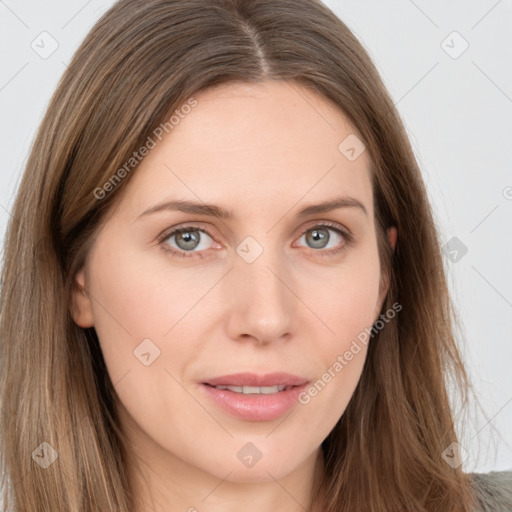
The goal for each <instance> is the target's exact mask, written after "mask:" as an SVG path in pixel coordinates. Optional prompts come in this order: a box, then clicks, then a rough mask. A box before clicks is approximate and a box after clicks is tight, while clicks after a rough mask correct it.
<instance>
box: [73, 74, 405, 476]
mask: <svg viewBox="0 0 512 512" xmlns="http://www.w3.org/2000/svg"><path fill="white" fill-rule="evenodd" d="M194 98H195V100H196V101H197V104H196V105H195V106H194V107H193V108H190V109H184V110H182V112H185V111H186V112H188V113H187V114H186V115H185V114H182V117H180V118H179V123H177V124H176V122H175V123H174V124H173V128H172V130H171V131H170V132H169V134H168V135H166V134H165V131H164V135H165V136H164V137H162V140H159V139H158V138H157V137H156V136H153V137H152V138H153V140H154V142H155V145H154V147H153V148H152V149H150V150H149V152H148V154H147V156H145V157H144V158H143V159H142V160H141V163H140V164H139V166H138V167H137V169H136V170H135V171H133V173H134V175H133V176H131V177H130V182H129V183H128V184H127V188H126V190H125V191H124V195H123V196H122V198H121V200H120V202H119V203H118V206H117V209H116V210H115V212H114V213H113V215H112V216H111V217H110V218H109V219H108V221H107V222H106V224H105V225H104V226H103V228H102V229H101V230H100V232H99V233H98V235H97V238H96V239H95V242H94V245H93V247H92V250H91V252H90V253H89V257H88V260H87V263H86V266H85V267H84V269H82V270H81V272H80V273H79V274H78V275H77V281H78V283H79V284H80V285H81V286H84V287H85V289H86V293H87V296H84V295H83V294H81V293H80V294H77V295H76V300H77V302H78V304H79V312H77V313H74V318H75V320H76V322H77V323H78V324H79V325H81V326H82V327H88V326H94V328H95V330H96V332H97V334H98V337H99V340H100V344H101V348H102V351H103V355H104V358H105V362H106V365H107V368H108V372H109V375H110V377H111V380H112V382H113V384H114V386H115V389H116V391H117V394H118V397H119V401H120V403H121V407H120V414H121V420H122V423H123V428H124V429H125V430H126V432H127V434H128V436H129V437H130V439H131V441H132V448H133V450H134V452H135V453H137V455H139V456H140V457H141V458H142V459H144V461H145V462H146V463H148V465H150V466H151V467H152V469H153V470H154V471H155V472H156V471H159V470H160V469H162V468H163V467H170V466H173V467H175V468H177V467H180V471H182V472H183V474H188V473H190V474H197V472H198V471H199V472H202V473H207V474H209V475H212V476H213V477H215V479H216V481H218V479H225V478H226V475H228V474H229V478H228V479H229V480H231V481H238V482H244V481H245V482H247V481H263V480H265V481H268V480H270V479H271V477H272V478H275V479H281V478H284V477H286V475H289V474H291V473H293V472H294V471H297V470H298V468H301V467H305V466H304V465H305V464H308V463H309V462H311V461H312V460H313V458H314V456H315V455H316V454H318V453H319V447H320V444H321V443H322V441H323V440H324V439H325V437H326V436H327V435H328V434H329V432H330V431H331V430H332V428H333V427H334V426H335V424H336V422H337V421H338V420H339V418H340V416H341V415H342V414H343V412H344V410H345V408H346V406H347V404H348V402H349V400H350V397H351V396H352V394H353V392H354V390H355V387H356V384H357V382H358V380H359V377H360V374H361V371H362V368H363V363H364V360H365V356H366V345H364V344H362V343H359V346H360V350H359V351H358V352H357V353H355V352H356V351H355V350H352V356H353V357H351V358H350V359H349V360H347V358H346V357H345V358H344V361H345V363H346V364H345V363H344V364H343V365H342V369H341V370H338V371H334V372H333V371H332V369H333V367H334V366H336V367H337V368H339V365H335V363H336V361H340V359H339V357H342V358H343V357H344V354H346V353H347V351H351V347H354V345H353V342H354V340H357V336H358V335H360V334H361V333H362V332H364V330H365V328H369V327H371V325H372V324H373V322H374V321H375V320H376V319H377V318H378V315H379V313H380V309H381V306H382V302H383V300H384V297H385V294H386V292H387V285H386V283H381V279H380V278H381V275H380V268H379V257H378V252H377V241H376V232H375V224H374V211H373V200H372V189H371V184H370V175H369V165H370V161H369V158H368V153H367V152H366V151H364V149H363V148H362V147H361V146H360V145H359V144H360V142H358V140H357V139H355V135H354V132H355V130H354V129H353V127H352V126H351V125H350V124H349V122H348V120H347V118H345V116H344V115H343V114H342V113H341V112H340V111H339V110H337V109H336V108H335V107H334V106H333V105H331V104H330V103H328V102H326V100H324V99H323V98H322V97H320V96H317V95H316V94H314V93H313V92H310V91H308V90H307V89H304V88H302V87H301V86H298V85H296V84H293V85H292V84H289V83H287V82H282V81H275V82H265V83H264V84H260V85H247V84H230V85H222V86H217V87H215V88H211V89H208V90H204V91H202V92H200V93H199V94H197V95H195V97H194ZM347 137H349V138H348V139H346V138H347ZM345 139H346V140H345ZM340 144H341V146H340ZM150 145H151V146H153V144H150ZM361 151H362V152H361ZM359 153H360V154H359ZM342 198H345V201H346V204H345V206H340V205H338V207H335V208H327V207H326V208H321V207H320V206H319V205H322V204H325V203H330V202H333V201H340V200H341V199H342ZM178 202H182V206H181V208H180V207H179V203H178ZM165 203H169V207H168V208H164V207H161V206H162V205H164V204H165ZM192 205H194V206H192ZM207 205H208V207H207ZM312 206H315V207H316V208H315V209H314V210H313V209H309V210H307V209H306V208H307V207H312ZM152 209H153V210H154V211H153V212H152V213H151V210H152ZM305 209H306V210H305ZM303 210H305V212H304V213H302V214H301V212H302V211H303ZM148 211H149V213H148ZM220 211H223V212H224V211H225V212H228V213H229V214H230V215H229V216H228V215H226V216H219V215H217V213H218V212H220ZM178 228H186V229H184V231H182V232H181V235H180V234H179V233H178V234H177V233H173V231H174V230H175V229H178ZM315 228H316V229H315ZM338 230H339V231H338ZM395 234H396V233H393V232H389V236H390V240H391V243H392V245H393V244H394V236H395ZM329 369H331V379H330V381H329V382H327V383H325V381H323V382H324V385H323V386H320V387H319V389H320V391H318V389H317V392H316V393H315V392H314V390H313V391H311V390H312V385H313V384H314V383H315V382H316V381H318V380H319V379H320V380H322V374H324V373H325V372H327V371H329ZM275 373H286V374H290V375H293V376H295V377H293V378H292V377H290V376H281V377H279V376H272V375H270V374H275ZM233 374H247V375H242V376H241V377H240V376H239V377H238V379H241V380H237V377H229V376H230V375H233ZM248 374H250V375H248ZM269 375H270V377H269V380H265V377H267V376H269ZM224 376H228V377H224ZM251 378H252V379H254V380H251ZM258 378H261V379H262V380H258ZM214 379H217V381H216V383H217V384H220V385H232V386H243V385H245V386H247V387H245V388H243V387H242V388H240V387H238V388H236V387H235V389H232V390H229V389H225V390H221V389H215V388H213V387H212V386H211V385H208V384H207V383H215V382H214ZM300 383H305V385H304V386H303V387H301V388H291V389H288V390H285V391H276V389H275V388H273V387H272V386H274V385H279V386H286V385H292V384H294V385H298V384H300ZM258 384H260V386H261V385H262V386H263V387H264V389H263V390H262V389H261V388H260V387H258ZM265 388H268V389H265ZM278 389H280V388H278ZM240 391H242V393H241V392H240ZM262 391H263V392H264V393H263V394H261V392H262ZM310 391H311V392H310ZM299 392H301V394H300V395H299ZM267 393H268V394H267ZM299 398H301V400H299ZM269 475H271V476H269Z"/></svg>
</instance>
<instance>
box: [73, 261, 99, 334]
mask: <svg viewBox="0 0 512 512" xmlns="http://www.w3.org/2000/svg"><path fill="white" fill-rule="evenodd" d="M70 313H71V316H72V318H73V320H74V321H75V323H76V324H77V325H79V326H80V327H83V328H86V327H92V326H93V325H94V317H93V312H92V302H91V299H90V297H89V295H88V294H87V290H86V285H85V269H84V268H82V269H81V270H80V271H79V272H77V274H76V276H75V281H74V286H73V297H72V301H71V306H70Z"/></svg>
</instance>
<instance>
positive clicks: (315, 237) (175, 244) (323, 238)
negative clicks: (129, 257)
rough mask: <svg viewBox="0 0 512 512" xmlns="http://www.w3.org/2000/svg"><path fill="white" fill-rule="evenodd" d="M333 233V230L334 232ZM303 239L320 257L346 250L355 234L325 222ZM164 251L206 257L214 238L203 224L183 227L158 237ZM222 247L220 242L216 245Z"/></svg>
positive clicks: (307, 231) (317, 225)
mask: <svg viewBox="0 0 512 512" xmlns="http://www.w3.org/2000/svg"><path fill="white" fill-rule="evenodd" d="M331 233H334V235H332V234H331ZM302 239H304V240H305V241H306V243H307V244H309V248H310V249H313V252H314V253H315V255H316V254H318V255H319V256H322V257H323V256H334V255H336V254H338V253H341V252H342V251H344V250H345V249H347V248H348V247H349V246H350V245H351V243H352V241H353V236H352V234H351V233H349V232H348V231H347V230H345V229H342V228H341V227H340V226H339V225H338V224H332V223H329V222H323V223H321V224H316V225H313V226H311V227H310V228H308V229H307V230H305V231H303V232H302V235H301V237H300V238H299V241H300V240H302ZM158 241H159V244H160V246H161V247H162V250H164V251H166V252H169V253H171V254H172V255H173V256H179V257H181V258H192V257H195V256H197V257H200V258H204V257H205V256H204V254H203V253H204V252H205V251H207V249H208V248H209V247H210V246H211V245H212V242H213V238H212V236H211V235H210V234H209V232H208V230H207V228H206V227H205V226H204V225H201V226H192V225H189V226H182V227H179V228H175V229H173V230H172V231H170V232H167V233H165V234H164V235H162V236H160V237H159V240H158ZM220 247H221V246H219V245H217V248H220Z"/></svg>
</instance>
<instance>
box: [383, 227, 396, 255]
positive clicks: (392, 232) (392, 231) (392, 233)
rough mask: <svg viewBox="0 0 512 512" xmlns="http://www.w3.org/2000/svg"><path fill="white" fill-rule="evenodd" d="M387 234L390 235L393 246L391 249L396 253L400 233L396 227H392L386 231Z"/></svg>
mask: <svg viewBox="0 0 512 512" xmlns="http://www.w3.org/2000/svg"><path fill="white" fill-rule="evenodd" d="M386 233H387V235H388V239H389V245H391V249H393V251H394V250H395V246H396V239H397V238H398V231H397V229H396V227H395V226H390V227H389V228H388V229H387V230H386Z"/></svg>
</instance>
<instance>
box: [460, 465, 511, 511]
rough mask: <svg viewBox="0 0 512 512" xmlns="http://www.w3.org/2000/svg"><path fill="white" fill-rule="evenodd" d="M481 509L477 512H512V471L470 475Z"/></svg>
mask: <svg viewBox="0 0 512 512" xmlns="http://www.w3.org/2000/svg"><path fill="white" fill-rule="evenodd" d="M468 476H469V477H470V478H471V480H472V483H473V488H474V490H475V495H476V498H477V501H478V504H479V507H480V508H478V509H477V510H476V511H475V512H512V471H491V472H490V473H468Z"/></svg>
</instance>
